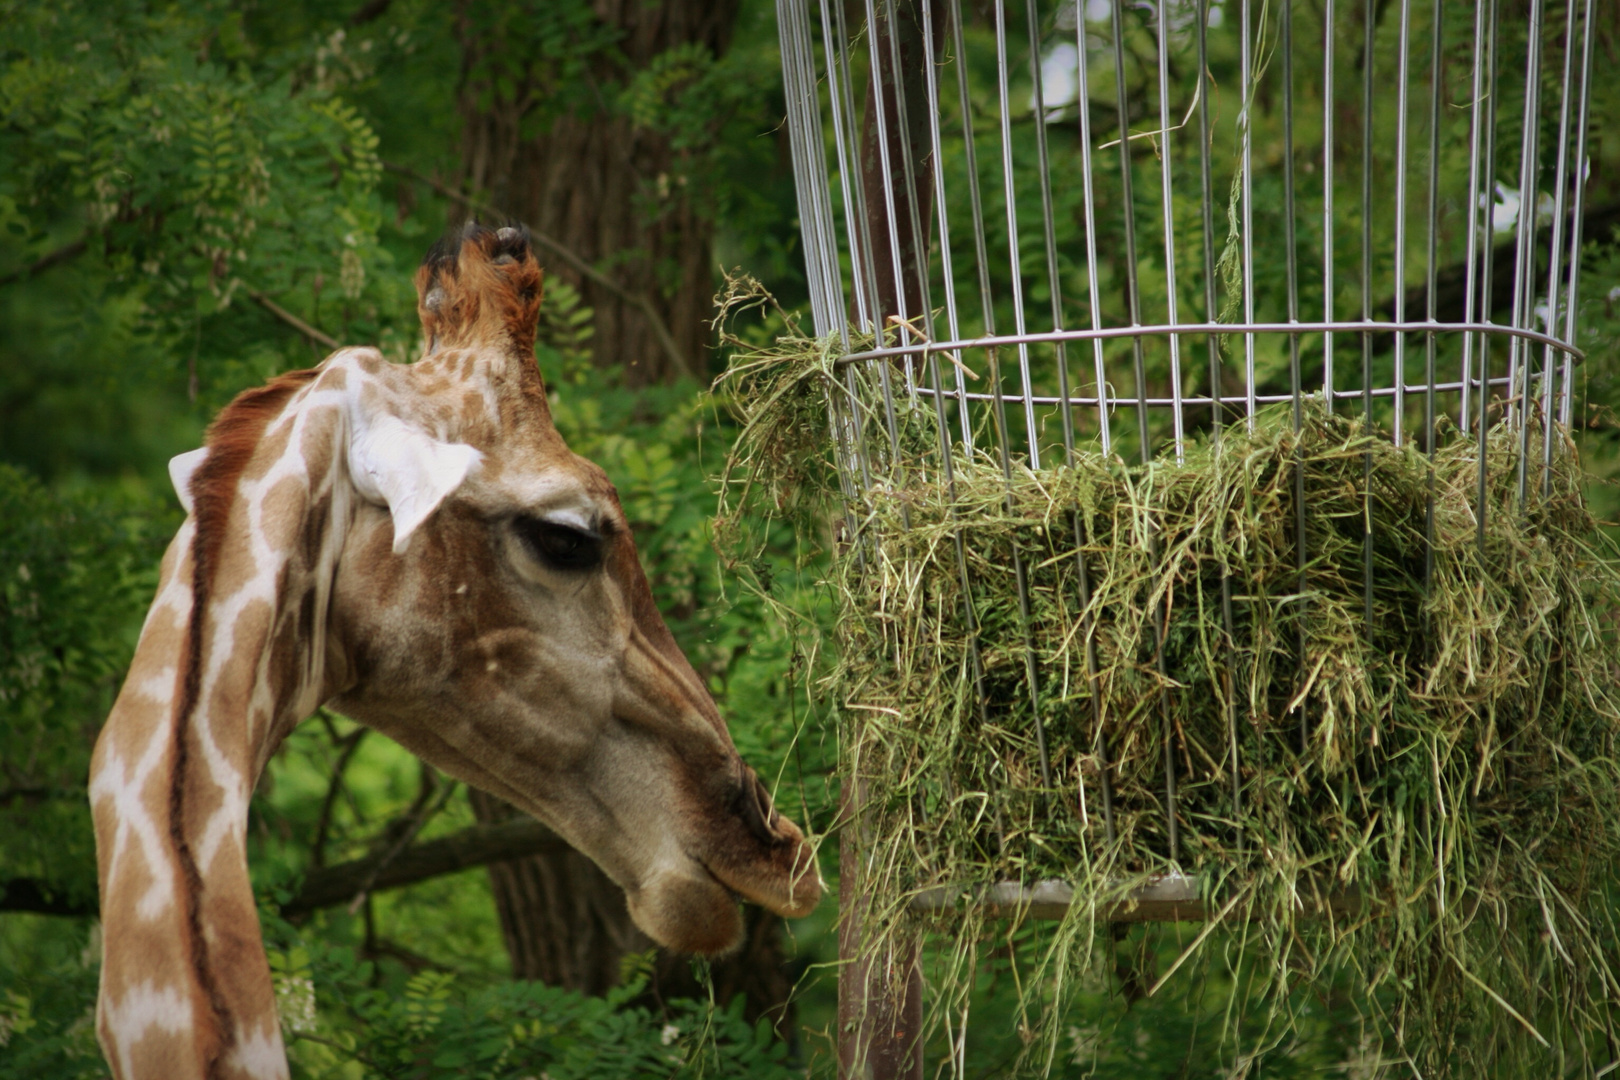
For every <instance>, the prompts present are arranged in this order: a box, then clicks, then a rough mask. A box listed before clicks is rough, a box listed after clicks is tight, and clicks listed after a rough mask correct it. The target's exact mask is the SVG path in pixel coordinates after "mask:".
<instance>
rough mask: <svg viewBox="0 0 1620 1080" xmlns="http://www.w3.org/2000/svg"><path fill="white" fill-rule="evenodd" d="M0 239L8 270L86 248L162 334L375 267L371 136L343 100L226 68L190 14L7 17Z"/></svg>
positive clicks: (232, 45)
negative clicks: (9, 252) (262, 293)
mask: <svg viewBox="0 0 1620 1080" xmlns="http://www.w3.org/2000/svg"><path fill="white" fill-rule="evenodd" d="M5 21H6V25H7V30H8V33H7V41H6V45H5V50H4V53H3V57H4V68H3V70H0V116H3V117H4V119H5V124H4V134H3V135H0V155H3V156H4V157H5V158H6V160H7V167H6V168H5V170H4V171H3V172H0V228H3V229H4V230H5V231H6V233H7V234H8V238H9V241H10V243H11V244H12V245H15V247H14V250H15V251H16V252H17V254H19V255H20V256H21V257H22V259H23V260H24V261H28V260H30V259H31V258H33V257H39V256H41V255H44V254H45V253H47V252H48V251H49V250H50V249H52V248H55V247H57V246H58V245H60V244H62V243H63V242H64V241H67V240H72V239H75V238H79V239H83V240H84V241H86V242H87V243H88V244H89V245H90V246H91V247H92V248H93V250H94V251H95V252H96V253H97V254H99V255H100V256H101V257H102V258H103V259H104V260H105V263H106V265H107V267H108V269H109V270H110V271H111V273H112V275H113V277H114V279H115V280H117V281H118V282H119V283H120V284H121V286H122V288H123V289H126V290H133V291H136V292H138V293H139V294H140V295H141V296H142V297H143V298H144V300H145V302H146V305H147V307H148V314H149V316H150V317H151V318H153V319H154V320H155V321H156V323H157V325H158V327H160V328H161V329H162V330H163V331H166V332H167V333H168V334H170V335H174V336H178V335H179V334H180V333H181V332H182V331H185V330H190V329H192V328H193V325H194V324H195V323H196V322H197V320H199V319H202V318H206V317H208V316H211V315H216V314H218V313H219V312H221V311H223V310H224V309H225V308H227V307H228V306H229V305H230V304H231V303H233V302H234V301H236V300H238V299H245V297H243V296H242V295H241V294H242V293H244V292H245V291H246V290H249V289H255V288H256V289H260V290H266V291H269V292H271V293H272V294H276V293H280V292H282V291H284V290H286V289H287V288H289V287H291V286H292V285H293V284H294V282H295V280H297V279H298V278H300V277H306V278H307V276H308V275H309V274H311V273H312V272H313V271H314V270H315V269H317V268H324V269H325V270H326V271H327V273H329V274H331V276H332V277H333V278H334V279H336V280H335V282H334V284H336V285H337V286H338V288H339V291H340V292H341V294H342V296H343V298H344V299H346V300H348V301H351V302H352V301H355V300H358V299H359V298H360V296H361V295H362V293H363V291H364V288H365V279H366V267H367V265H368V264H370V265H371V266H373V267H376V266H377V265H378V264H379V262H380V261H383V255H382V252H381V250H380V248H379V247H378V245H377V239H376V231H377V228H378V224H379V220H380V214H379V212H378V209H379V208H378V206H377V203H376V200H375V197H374V189H375V187H376V183H377V178H378V176H379V173H380V165H379V163H378V160H377V154H376V150H377V137H376V135H375V134H374V133H373V132H372V130H371V128H370V126H369V125H368V124H367V122H366V121H365V120H364V119H363V118H362V117H361V116H360V115H359V114H358V113H357V112H356V111H355V110H354V108H353V107H352V106H350V105H348V104H345V103H344V102H343V101H341V100H340V99H338V98H336V97H335V96H334V95H332V94H331V93H329V92H324V91H323V90H321V89H320V88H319V87H304V88H302V89H301V91H300V92H297V93H295V92H294V86H293V83H292V80H291V77H290V76H285V75H284V76H282V77H280V78H276V79H272V80H264V79H261V78H260V77H258V76H257V75H256V73H255V72H253V71H252V70H251V68H249V67H248V66H247V65H246V64H245V63H243V62H242V59H243V53H244V51H245V49H246V43H245V42H244V41H243V39H242V36H241V27H240V24H239V21H238V20H236V19H233V18H230V17H228V16H227V17H222V13H219V12H216V11H213V10H211V9H210V7H209V6H207V5H206V4H175V5H165V6H162V7H158V8H156V9H152V8H148V7H146V6H143V5H130V4H110V5H99V4H98V5H86V6H75V5H67V6H62V5H55V6H51V7H40V6H38V5H30V4H12V5H7V10H6V12H5Z"/></svg>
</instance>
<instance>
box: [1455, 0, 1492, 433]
mask: <svg viewBox="0 0 1620 1080" xmlns="http://www.w3.org/2000/svg"><path fill="white" fill-rule="evenodd" d="M1486 10H1487V9H1486V6H1485V5H1484V4H1476V5H1475V7H1474V49H1473V53H1472V54H1471V55H1472V56H1473V58H1474V62H1473V67H1472V75H1473V78H1472V85H1471V87H1470V93H1469V114H1468V115H1469V119H1468V131H1469V135H1468V199H1467V202H1466V203H1465V204H1464V206H1463V216H1464V220H1465V221H1466V222H1467V223H1468V224H1467V245H1468V248H1467V256H1466V262H1465V264H1464V265H1465V266H1466V267H1467V270H1466V273H1465V274H1464V278H1463V321H1464V322H1469V321H1472V320H1473V318H1474V306H1475V305H1474V286H1475V284H1476V282H1477V279H1478V276H1479V275H1478V274H1477V273H1476V268H1477V266H1478V264H1479V248H1480V239H1481V227H1480V226H1479V225H1477V224H1476V220H1477V219H1478V218H1480V217H1481V216H1482V215H1483V218H1484V224H1483V233H1484V241H1485V250H1486V252H1487V253H1488V252H1489V251H1490V243H1491V213H1490V196H1489V195H1488V194H1487V195H1486V196H1485V198H1484V202H1485V206H1484V207H1481V206H1480V201H1481V197H1480V138H1481V136H1482V133H1483V128H1484V126H1485V123H1484V116H1485V87H1484V82H1485V26H1486V23H1487V22H1488V21H1489V19H1488V16H1487V13H1486ZM1484 183H1485V187H1486V189H1487V191H1488V190H1489V187H1490V183H1491V178H1490V177H1489V176H1486V177H1485V181H1484ZM1487 257H1489V256H1488V255H1487ZM1487 304H1488V302H1487ZM1474 339H1475V335H1474V334H1472V333H1465V334H1463V342H1462V345H1463V352H1462V405H1461V408H1460V410H1459V412H1458V426H1459V427H1461V428H1462V430H1463V431H1467V430H1468V426H1469V425H1468V421H1469V415H1468V414H1469V406H1470V404H1471V397H1470V394H1471V391H1472V388H1471V386H1470V385H1469V380H1470V379H1471V378H1472V377H1473V359H1474ZM1483 415H1484V414H1483V413H1482V414H1481V416H1483Z"/></svg>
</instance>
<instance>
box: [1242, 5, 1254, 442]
mask: <svg viewBox="0 0 1620 1080" xmlns="http://www.w3.org/2000/svg"><path fill="white" fill-rule="evenodd" d="M1240 12H1241V15H1242V19H1243V34H1242V45H1241V47H1240V53H1241V60H1240V61H1239V62H1240V63H1241V64H1242V65H1243V108H1242V112H1241V113H1239V123H1241V124H1242V125H1243V162H1242V164H1241V165H1240V166H1239V168H1241V169H1242V170H1243V195H1242V200H1243V201H1242V214H1243V321H1244V322H1245V323H1248V324H1251V325H1252V324H1253V323H1254V86H1255V71H1254V65H1255V62H1256V61H1255V55H1254V41H1253V35H1254V31H1253V26H1252V24H1251V18H1252V16H1251V13H1250V11H1249V0H1243V3H1242V5H1241V8H1240ZM1254 359H1255V358H1254V334H1253V333H1251V332H1245V333H1244V335H1243V383H1244V388H1245V394H1246V401H1245V407H1246V411H1247V419H1246V421H1245V423H1246V425H1247V427H1248V430H1250V431H1253V430H1254V413H1255V409H1256V407H1257V406H1256V402H1255V390H1256V388H1255V370H1254Z"/></svg>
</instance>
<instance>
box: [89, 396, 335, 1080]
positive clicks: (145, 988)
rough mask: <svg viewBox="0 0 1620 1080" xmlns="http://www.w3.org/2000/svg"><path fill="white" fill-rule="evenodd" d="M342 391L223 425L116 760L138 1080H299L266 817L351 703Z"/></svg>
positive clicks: (113, 722)
mask: <svg viewBox="0 0 1620 1080" xmlns="http://www.w3.org/2000/svg"><path fill="white" fill-rule="evenodd" d="M334 374H335V373H333V372H326V373H325V374H324V375H322V376H321V377H320V378H318V379H317V378H314V373H303V374H301V375H299V376H297V377H285V378H284V379H283V380H280V381H278V382H275V383H271V384H270V385H269V386H268V387H266V388H264V389H263V390H262V391H260V392H257V393H256V394H250V395H244V397H243V398H240V399H238V401H237V403H235V404H233V405H232V406H231V407H230V408H229V409H227V410H226V412H225V413H223V414H221V418H220V420H218V421H216V424H215V427H214V428H213V429H212V430H211V432H210V438H209V449H208V455H207V457H206V459H205V460H204V462H203V464H202V466H201V467H200V468H199V469H198V471H197V473H196V475H195V476H193V477H192V480H191V485H190V491H191V494H192V496H193V499H194V504H193V505H192V506H191V507H190V509H191V511H192V513H191V515H190V517H188V519H187V522H186V524H185V526H183V527H182V529H181V531H180V533H179V535H178V536H176V538H175V540H174V541H173V543H172V544H171V545H170V547H169V551H168V554H167V555H166V556H165V559H164V564H163V572H162V578H161V584H160V587H159V592H158V597H157V600H156V602H155V603H154V604H153V607H152V610H151V613H150V614H149V615H148V617H147V621H146V625H145V626H144V628H143V629H142V633H141V639H140V643H139V645H138V646H137V648H136V653H135V659H134V661H133V663H132V665H131V668H130V673H129V676H128V679H127V680H126V682H125V685H124V688H123V690H122V692H121V693H120V694H119V697H118V701H117V703H116V704H115V705H114V707H113V711H112V713H111V715H110V716H109V717H108V720H107V724H106V727H105V728H104V730H103V733H102V736H101V738H100V740H99V742H98V743H97V747H96V754H95V757H94V759H93V761H92V765H91V782H90V796H91V804H92V808H93V812H94V817H95V824H96V834H97V858H98V865H99V873H100V879H101V894H102V921H103V930H104V935H103V940H104V942H105V943H106V944H105V946H104V958H103V965H102V974H101V979H102V985H101V1001H100V1006H99V1012H98V1034H99V1035H100V1037H101V1040H102V1044H103V1047H104V1048H105V1050H106V1051H107V1056H108V1060H109V1061H110V1062H111V1064H112V1066H113V1069H114V1072H115V1074H116V1075H118V1076H119V1077H122V1078H129V1077H145V1076H166V1077H175V1078H186V1080H190V1078H198V1080H202V1078H207V1080H216V1078H236V1077H254V1078H263V1077H284V1076H286V1075H287V1065H286V1058H285V1053H284V1050H283V1046H282V1040H281V1033H280V1028H279V1024H278V1021H277V1016H276V1008H275V997H274V990H273V985H272V982H271V977H270V971H269V966H268V962H267V961H266V958H265V954H264V949H263V945H262V941H261V938H260V933H259V923H258V915H257V911H256V908H255V904H254V899H253V891H252V886H251V882H250V881H249V878H248V872H247V853H246V827H247V808H248V800H249V798H250V797H251V794H252V791H253V788H254V785H255V784H256V782H257V779H258V776H259V773H260V772H261V770H262V769H263V767H264V764H265V762H266V760H267V759H268V757H269V755H270V753H271V752H272V751H273V750H274V749H275V747H276V745H277V744H278V743H279V742H280V740H281V739H282V738H283V737H284V736H285V734H286V732H287V731H288V730H290V728H291V727H292V725H293V724H295V723H297V721H298V720H299V719H301V718H302V717H304V716H306V715H308V714H309V713H310V712H312V711H313V710H314V708H315V707H316V706H317V705H318V704H319V703H320V702H321V701H322V700H324V699H325V698H326V697H328V696H330V692H331V690H332V689H333V688H332V687H330V686H329V685H327V684H328V679H327V676H326V672H325V651H326V642H325V633H324V627H325V625H326V612H327V605H328V601H329V593H330V584H331V581H332V577H333V568H334V567H335V565H336V559H337V554H338V550H339V538H340V536H341V533H342V531H343V530H342V529H341V528H340V527H338V523H340V522H342V521H343V520H345V519H346V518H347V516H348V515H349V514H350V513H351V510H350V499H351V496H350V490H351V489H350V488H349V486H348V485H347V483H346V481H344V480H343V478H342V473H341V468H340V464H339V462H340V460H341V454H339V453H337V452H336V446H337V443H338V436H339V435H340V434H341V431H342V424H343V421H342V412H341V406H340V404H337V403H336V402H335V401H334V403H332V407H329V408H328V407H323V406H322V398H323V397H332V398H334V399H335V398H336V396H337V395H336V394H335V393H332V394H323V391H322V386H321V382H323V381H326V380H327V379H328V378H330V377H331V376H332V375H334ZM331 389H332V390H334V391H335V390H337V389H341V387H340V386H338V387H333V388H331Z"/></svg>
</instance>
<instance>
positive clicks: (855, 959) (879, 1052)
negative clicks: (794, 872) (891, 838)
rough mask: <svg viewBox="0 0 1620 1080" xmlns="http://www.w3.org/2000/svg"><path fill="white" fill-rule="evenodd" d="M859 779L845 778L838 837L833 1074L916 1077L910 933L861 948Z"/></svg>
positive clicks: (918, 1007)
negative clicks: (889, 948)
mask: <svg viewBox="0 0 1620 1080" xmlns="http://www.w3.org/2000/svg"><path fill="white" fill-rule="evenodd" d="M852 786H857V787H859V788H860V789H861V791H860V794H861V795H864V794H865V792H864V788H865V785H864V784H861V783H859V782H858V781H857V782H854V783H853V784H852V782H850V781H847V780H846V781H845V783H844V789H843V793H842V797H841V800H840V801H841V804H842V805H841V811H840V815H839V816H840V817H841V818H842V819H843V822H844V829H843V835H842V836H841V837H840V838H839V841H838V960H839V965H840V966H839V968H838V1076H839V1080H922V1074H923V1055H922V1044H921V1040H920V1038H919V1036H920V1034H921V1031H922V1006H923V988H922V966H921V964H920V962H919V957H918V955H917V943H916V941H915V940H911V941H907V942H905V943H903V944H902V945H900V946H899V947H898V948H896V949H895V950H894V951H893V952H890V953H888V954H886V955H865V954H863V952H862V949H861V938H862V930H863V928H864V927H865V925H866V913H867V909H868V908H869V907H870V904H871V898H870V896H869V895H868V894H867V892H866V889H865V885H864V883H863V882H862V880H861V873H860V868H861V841H862V839H863V837H862V831H863V830H862V828H861V818H860V807H859V805H858V804H859V803H862V802H864V801H865V800H864V799H862V798H860V797H859V796H856V797H855V798H851V794H852V793H851V791H850V788H851V787H852Z"/></svg>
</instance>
